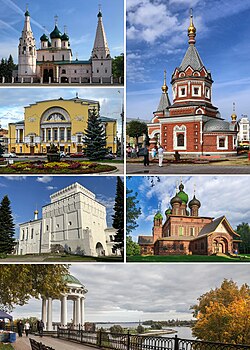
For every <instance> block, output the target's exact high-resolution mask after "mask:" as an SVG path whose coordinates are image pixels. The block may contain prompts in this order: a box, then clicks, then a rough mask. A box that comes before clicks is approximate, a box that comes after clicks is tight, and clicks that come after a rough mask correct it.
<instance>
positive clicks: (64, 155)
mask: <svg viewBox="0 0 250 350" xmlns="http://www.w3.org/2000/svg"><path fill="white" fill-rule="evenodd" d="M69 156H70V155H69V154H68V153H66V152H63V151H62V152H60V158H66V157H69Z"/></svg>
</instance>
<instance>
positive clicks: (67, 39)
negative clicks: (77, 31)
mask: <svg viewBox="0 0 250 350" xmlns="http://www.w3.org/2000/svg"><path fill="white" fill-rule="evenodd" d="M61 40H63V41H69V36H68V35H67V34H66V33H63V35H62V37H61Z"/></svg>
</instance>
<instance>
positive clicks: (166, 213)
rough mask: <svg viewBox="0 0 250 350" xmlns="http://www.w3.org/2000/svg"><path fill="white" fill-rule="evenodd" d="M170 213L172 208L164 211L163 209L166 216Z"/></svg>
mask: <svg viewBox="0 0 250 350" xmlns="http://www.w3.org/2000/svg"><path fill="white" fill-rule="evenodd" d="M171 214H172V210H171V209H170V208H168V209H167V210H166V211H165V215H166V216H168V215H171Z"/></svg>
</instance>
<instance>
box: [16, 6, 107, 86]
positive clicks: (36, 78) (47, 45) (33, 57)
mask: <svg viewBox="0 0 250 350" xmlns="http://www.w3.org/2000/svg"><path fill="white" fill-rule="evenodd" d="M97 17H98V23H97V29H96V35H95V41H94V46H93V50H92V53H91V56H90V59H88V60H78V59H75V60H73V55H72V50H71V47H70V39H69V36H68V34H67V33H66V28H65V30H64V33H61V32H60V30H59V28H58V23H57V17H56V18H55V28H54V30H53V31H52V32H51V33H50V36H49V37H48V36H47V35H46V34H43V35H42V36H41V37H40V48H39V49H37V48H36V40H35V38H34V35H33V32H32V29H31V24H30V13H29V11H28V10H26V12H25V22H24V27H23V31H22V34H21V37H20V39H19V46H18V72H17V75H16V76H15V77H13V79H14V78H15V81H16V82H20V83H33V82H39V83H113V78H112V58H111V56H110V50H109V47H108V42H107V38H106V34H105V30H104V26H103V20H102V12H101V10H99V13H98V15H97Z"/></svg>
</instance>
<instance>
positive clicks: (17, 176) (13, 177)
mask: <svg viewBox="0 0 250 350" xmlns="http://www.w3.org/2000/svg"><path fill="white" fill-rule="evenodd" d="M4 177H5V178H6V179H7V180H10V181H23V180H26V179H27V176H19V175H14V176H5V175H4Z"/></svg>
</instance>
